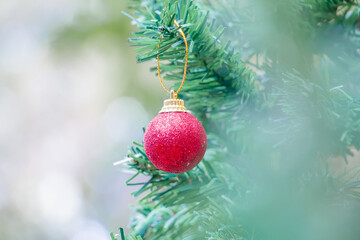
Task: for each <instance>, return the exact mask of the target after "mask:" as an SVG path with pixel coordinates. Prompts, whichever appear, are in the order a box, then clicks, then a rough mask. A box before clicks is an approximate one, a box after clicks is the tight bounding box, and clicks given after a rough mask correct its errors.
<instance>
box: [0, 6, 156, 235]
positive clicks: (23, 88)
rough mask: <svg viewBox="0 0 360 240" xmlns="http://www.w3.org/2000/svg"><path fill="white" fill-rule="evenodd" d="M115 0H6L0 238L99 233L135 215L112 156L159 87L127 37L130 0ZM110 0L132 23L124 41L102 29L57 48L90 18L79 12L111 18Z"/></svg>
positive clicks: (1, 10)
mask: <svg viewBox="0 0 360 240" xmlns="http://www.w3.org/2000/svg"><path fill="white" fill-rule="evenodd" d="M113 2H114V1H111V0H107V1H100V0H99V1H94V0H92V1H86V0H76V1H73V0H53V1H46V0H35V1H22V0H3V1H1V2H0V239H4V240H5V239H6V240H8V239H9V240H10V239H12V240H16V239H28V240H32V239H51V240H52V239H62V240H63V239H71V240H85V239H86V240H102V239H109V233H110V231H116V230H117V228H118V227H120V226H122V227H126V225H127V223H128V221H129V216H130V211H131V210H130V208H129V204H131V203H135V199H134V198H133V197H132V196H131V195H130V193H131V192H132V191H135V190H136V189H137V188H136V187H126V186H125V184H124V182H125V181H126V180H127V179H128V178H129V177H130V176H131V175H130V174H128V173H124V172H121V171H120V168H121V167H114V166H113V162H115V161H119V160H121V159H123V158H124V157H125V155H126V153H127V148H128V146H129V145H130V144H131V143H132V141H134V140H136V141H141V139H142V134H143V133H142V128H143V127H145V126H146V124H147V123H148V122H149V120H150V119H151V117H153V115H155V114H156V110H157V109H159V108H160V106H161V100H160V99H162V98H163V95H162V94H160V92H161V88H160V87H159V85H158V83H157V81H156V78H155V77H154V74H152V73H150V72H149V70H148V69H149V64H147V65H146V64H145V65H143V64H142V65H140V64H136V58H135V56H134V54H133V50H132V49H130V48H129V47H128V45H127V43H126V40H127V39H126V38H127V37H129V35H130V29H131V28H130V26H129V25H130V20H129V19H127V18H126V17H125V16H122V15H121V11H122V10H125V9H126V1H117V3H116V5H115V6H116V8H114V7H113V6H112V7H107V4H114V3H113ZM109 8H111V9H112V11H113V12H114V13H115V16H116V19H117V21H118V24H119V25H120V26H121V25H123V26H127V27H124V28H119V35H120V36H121V37H120V41H118V40H119V37H117V38H115V40H114V38H113V37H112V36H111V35H109V34H108V35H106V34H104V35H103V34H101V33H99V34H97V35H96V36H92V37H88V38H86V39H85V40H84V39H82V42H81V43H80V44H77V45H75V47H73V48H71V47H69V49H70V50H68V51H67V52H66V53H63V52H62V50H61V49H63V48H60V50H59V49H57V50H56V49H55V50H54V42H57V41H59V40H57V38H59V35H60V32H61V31H62V30H61V29H62V28H66V27H71V26H72V25H74V24H76V25H77V29H78V31H79V29H80V30H81V29H82V24H84V25H85V26H89V25H91V24H87V22H86V21H84V22H82V20H79V19H78V16H79V15H85V16H90V17H89V18H90V19H92V21H93V22H95V23H97V22H102V21H104V22H106V21H109V19H110V16H109V13H108V9H109ZM117 15H118V16H117ZM112 17H113V16H112ZM122 22H123V23H122ZM86 24H87V25H86ZM59 42H60V43H61V40H60V41H59ZM67 44H69V45H71V42H70V43H69V42H66V41H65V43H63V46H65V48H67ZM74 48H76V50H74ZM151 64H153V63H150V65H151ZM147 99H152V100H151V101H147ZM154 99H155V101H154ZM154 103H155V104H154Z"/></svg>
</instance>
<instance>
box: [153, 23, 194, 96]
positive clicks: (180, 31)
mask: <svg viewBox="0 0 360 240" xmlns="http://www.w3.org/2000/svg"><path fill="white" fill-rule="evenodd" d="M174 24H175V26H176V27H178V28H179V29H178V31H179V33H180V34H181V36H182V37H183V39H184V43H185V66H184V75H183V79H182V82H181V85H180V87H179V89H178V90H177V91H174V90H171V91H169V90H168V89H167V88H166V87H165V85H164V83H163V81H162V79H161V74H160V57H159V50H158V55H157V57H156V59H157V70H158V75H159V79H160V83H161V86H162V87H163V88H164V89H165V91H167V92H168V93H170V98H171V99H177V94H178V93H179V92H180V90H181V88H182V87H183V85H184V82H185V77H186V69H187V62H188V52H189V50H188V43H187V40H186V36H185V33H184V31H183V30H182V29H181V28H180V25H179V23H178V22H177V21H176V20H174ZM161 37H162V35H160V40H159V45H158V48H159V49H160V43H161Z"/></svg>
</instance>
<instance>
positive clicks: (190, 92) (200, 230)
mask: <svg viewBox="0 0 360 240" xmlns="http://www.w3.org/2000/svg"><path fill="white" fill-rule="evenodd" d="M130 9H131V10H132V13H131V14H127V13H125V14H126V15H128V16H129V17H131V18H132V19H133V21H134V23H135V24H136V25H137V27H138V31H137V32H134V33H133V37H132V38H130V39H129V42H130V45H131V46H134V47H136V50H135V51H136V52H137V59H138V62H144V61H148V60H154V59H156V55H157V54H158V53H159V54H160V59H161V70H162V74H163V75H164V76H165V79H167V80H170V81H173V83H174V84H173V89H177V87H178V86H179V84H180V82H181V79H182V74H183V72H182V71H183V67H184V55H185V49H184V44H183V40H182V37H181V35H179V34H178V31H177V30H178V28H177V27H176V26H175V25H174V19H176V20H177V21H178V22H179V24H180V26H181V28H182V29H183V30H184V32H185V34H186V36H187V40H188V42H189V50H190V51H189V66H188V70H187V71H188V75H187V79H186V82H185V85H184V88H183V89H182V91H181V92H180V94H181V95H180V97H181V98H183V99H184V100H185V102H186V105H187V108H189V109H190V110H191V111H192V113H193V114H194V115H195V116H196V117H197V118H198V119H199V120H200V121H201V122H202V123H203V125H204V127H205V129H206V132H207V135H208V142H209V144H208V150H207V152H206V155H205V157H204V159H203V160H202V162H201V163H200V164H199V165H198V166H197V167H196V168H195V169H193V170H191V171H189V172H186V173H183V174H170V173H165V172H162V171H159V170H157V169H156V168H154V167H153V166H152V164H151V163H150V162H149V160H148V159H147V157H146V155H145V152H144V148H143V145H142V144H139V143H134V145H133V147H131V149H130V153H129V157H131V158H132V159H133V161H131V162H130V163H129V164H128V167H129V168H130V169H133V170H135V171H136V174H135V175H134V176H133V177H132V178H131V179H129V180H128V181H127V184H128V185H139V189H138V191H136V192H134V193H133V195H134V196H135V197H138V198H139V202H138V205H137V206H136V214H135V215H134V216H133V218H132V220H131V222H130V226H131V229H132V235H130V236H128V238H125V237H124V236H122V237H121V239H122V240H124V239H141V238H143V239H154V240H169V239H171V240H193V239H194V240H198V239H214V240H215V239H216V240H227V239H246V240H290V239H291V240H297V239H299V240H300V239H301V240H305V239H306V240H310V239H314V240H325V239H327V240H332V239H334V240H335V239H346V240H352V239H354V240H355V239H359V236H360V228H359V226H358V224H359V221H360V192H359V188H360V182H359V180H358V179H359V176H358V175H359V174H358V170H357V168H356V167H354V166H355V165H356V160H357V162H359V156H360V155H355V161H353V162H351V164H350V165H347V161H348V159H349V156H351V155H353V154H354V153H356V152H357V151H358V150H360V6H359V2H357V1H355V0H323V1H320V0H282V1H279V0H255V1H253V0H251V1H250V0H239V1H234V0H202V1H201V0H198V1H192V0H168V1H166V0H142V1H140V0H133V1H132V2H131V4H130ZM160 36H162V40H161V44H160V48H158V44H159V39H160ZM152 70H153V71H155V70H156V67H154V68H152ZM159 87H160V86H159ZM339 166H346V167H347V169H349V170H346V171H345V170H343V171H340V170H337V168H339ZM139 174H142V175H145V176H148V177H149V180H148V181H147V182H140V183H139V182H136V177H137V176H138V175H139ZM135 236H138V237H141V238H136V237H135ZM112 238H113V239H115V237H114V236H113V235H112Z"/></svg>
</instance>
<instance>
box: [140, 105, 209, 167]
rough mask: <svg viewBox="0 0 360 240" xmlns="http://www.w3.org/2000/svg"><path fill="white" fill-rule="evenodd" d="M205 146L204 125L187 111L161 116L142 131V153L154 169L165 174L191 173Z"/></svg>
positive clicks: (167, 113) (166, 113)
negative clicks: (143, 134)
mask: <svg viewBox="0 0 360 240" xmlns="http://www.w3.org/2000/svg"><path fill="white" fill-rule="evenodd" d="M206 147H207V137H206V133H205V130H204V128H203V126H202V125H201V123H200V122H199V120H197V119H196V118H195V117H194V116H193V115H191V114H190V113H187V112H165V113H160V114H159V115H157V116H156V117H155V118H154V119H153V120H152V121H151V122H150V123H149V125H148V127H147V128H146V131H145V136H144V148H145V153H146V155H147V157H148V158H149V160H150V162H151V163H152V164H153V165H154V166H155V167H156V168H158V169H160V170H162V171H165V172H169V173H183V172H187V171H189V170H191V169H192V168H194V167H195V166H196V165H197V164H198V163H199V162H200V161H201V159H202V158H203V157H204V154H205V151H206Z"/></svg>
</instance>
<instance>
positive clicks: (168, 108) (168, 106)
mask: <svg viewBox="0 0 360 240" xmlns="http://www.w3.org/2000/svg"><path fill="white" fill-rule="evenodd" d="M165 112H189V111H188V110H187V109H186V107H185V104H184V100H182V99H177V93H176V92H175V91H174V90H171V92H170V99H166V100H165V101H164V105H163V107H162V108H161V110H160V113H165Z"/></svg>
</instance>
